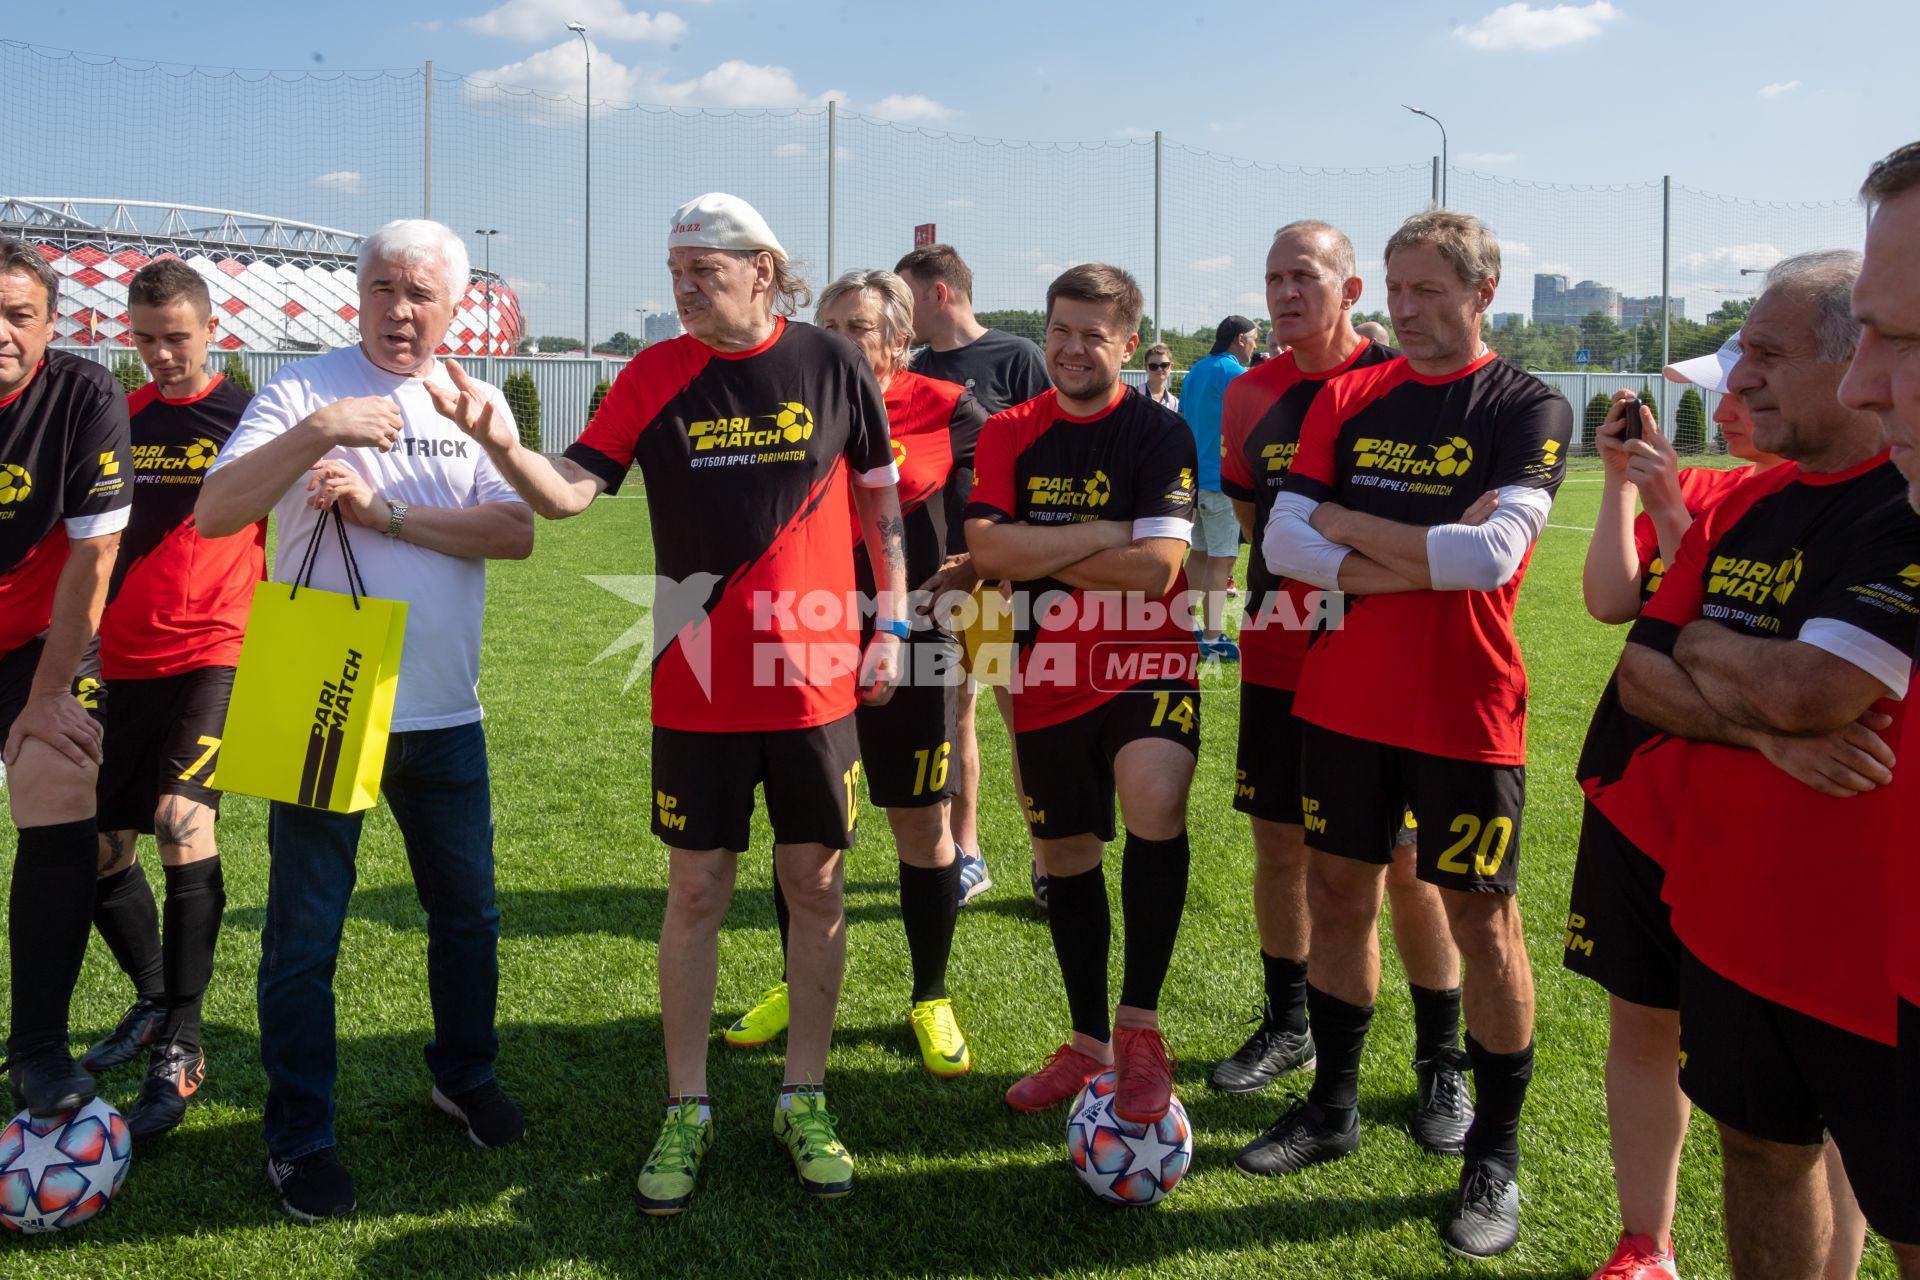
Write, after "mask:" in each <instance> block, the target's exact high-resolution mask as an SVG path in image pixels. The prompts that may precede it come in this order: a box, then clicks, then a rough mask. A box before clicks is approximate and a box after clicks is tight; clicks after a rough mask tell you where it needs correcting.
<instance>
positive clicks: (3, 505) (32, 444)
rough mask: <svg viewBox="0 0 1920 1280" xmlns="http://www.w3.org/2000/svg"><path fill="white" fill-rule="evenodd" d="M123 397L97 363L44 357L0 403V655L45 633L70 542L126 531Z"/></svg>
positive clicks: (55, 354)
mask: <svg viewBox="0 0 1920 1280" xmlns="http://www.w3.org/2000/svg"><path fill="white" fill-rule="evenodd" d="M132 472H133V457H132V454H131V453H130V452H129V448H128V439H127V398H126V396H125V395H124V394H122V393H121V391H120V384H119V383H117V382H115V381H114V380H113V375H112V374H111V373H109V372H107V370H106V368H105V367H104V366H102V365H98V364H95V363H94V362H93V361H91V360H84V359H82V358H80V357H79V356H73V355H68V354H67V353H66V352H64V351H49V352H47V354H46V356H45V357H44V358H43V359H42V360H41V361H40V363H39V365H38V366H36V367H35V369H34V371H33V373H32V375H31V376H30V377H29V378H28V379H27V384H26V385H25V386H24V387H22V388H20V389H19V390H18V391H16V392H14V393H13V394H12V395H11V396H8V397H7V398H6V399H4V400H0V653H10V652H12V651H13V650H14V649H17V648H19V647H20V646H21V645H23V644H25V643H26V642H27V641H29V640H31V639H33V638H34V637H35V636H37V635H39V634H40V633H41V632H42V631H45V630H46V629H47V624H48V623H49V622H51V621H52V620H53V597H54V592H55V590H56V589H57V588H58V586H59V583H60V570H61V569H63V568H65V567H66V563H67V539H68V538H98V537H103V536H105V535H107V534H110V533H118V532H120V531H121V530H122V529H124V528H126V526H127V510H128V507H129V505H130V504H131V503H132V501H133V485H132V484H131V483H130V481H131V479H132Z"/></svg>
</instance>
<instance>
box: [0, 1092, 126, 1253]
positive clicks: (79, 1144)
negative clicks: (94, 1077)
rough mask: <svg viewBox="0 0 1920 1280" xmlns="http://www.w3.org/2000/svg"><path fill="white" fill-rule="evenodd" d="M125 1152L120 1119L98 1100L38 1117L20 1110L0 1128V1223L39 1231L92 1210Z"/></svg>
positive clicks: (118, 1177)
mask: <svg viewBox="0 0 1920 1280" xmlns="http://www.w3.org/2000/svg"><path fill="white" fill-rule="evenodd" d="M132 1154H133V1138H132V1136H131V1135H129V1134H128V1133H127V1122H126V1121H125V1120H122V1119H121V1118H120V1113H119V1112H118V1111H116V1110H114V1108H113V1105H112V1104H111V1103H109V1102H106V1101H104V1100H103V1099H100V1098H95V1099H94V1100H93V1101H92V1102H89V1103H88V1104H87V1105H86V1106H84V1107H82V1108H80V1109H79V1110H78V1111H69V1112H67V1113H65V1114H64V1115H57V1116H49V1117H47V1118H45V1119H35V1118H34V1117H32V1116H30V1115H28V1114H27V1113H26V1112H25V1111H22V1112H21V1113H20V1114H19V1115H17V1116H15V1117H14V1118H13V1122H12V1123H11V1124H9V1125H8V1126H7V1127H6V1129H5V1130H4V1131H0V1230H4V1231H8V1232H14V1233H17V1234H20V1235H38V1234H40V1233H42V1232H47V1231H64V1230H65V1229H66V1228H68V1227H77V1226H79V1225H80V1224H81V1223H83V1222H87V1221H90V1220H92V1219H93V1218H96V1217H98V1216H99V1215H100V1213H101V1212H102V1211H103V1210H104V1209H106V1207H107V1206H108V1205H109V1204H111V1203H113V1198H114V1197H115V1196H117V1195H119V1194H120V1184H121V1183H123V1182H125V1181H126V1177H127V1161H128V1159H129V1158H130V1157H131V1156H132Z"/></svg>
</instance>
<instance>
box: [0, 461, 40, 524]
mask: <svg viewBox="0 0 1920 1280" xmlns="http://www.w3.org/2000/svg"><path fill="white" fill-rule="evenodd" d="M32 493H33V477H32V476H31V475H30V474H28V472H27V469H26V468H25V467H23V466H21V465H20V464H19V463H17V462H0V520H11V519H13V515H14V513H13V512H12V511H10V510H8V508H9V507H17V506H19V505H20V504H21V503H23V502H25V501H26V500H27V498H28V496H29V495H31V494H32Z"/></svg>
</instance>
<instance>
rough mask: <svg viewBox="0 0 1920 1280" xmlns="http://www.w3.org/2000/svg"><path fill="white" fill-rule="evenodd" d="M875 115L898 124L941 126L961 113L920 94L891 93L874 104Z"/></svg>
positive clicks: (873, 112)
mask: <svg viewBox="0 0 1920 1280" xmlns="http://www.w3.org/2000/svg"><path fill="white" fill-rule="evenodd" d="M871 114H873V115H876V116H878V117H880V119H882V120H891V121H893V122H894V123H896V124H939V123H940V122H941V121H943V120H951V119H953V118H954V117H955V116H957V115H959V114H960V113H959V112H957V111H955V110H954V109H953V108H952V107H949V106H944V105H942V104H941V103H938V102H935V101H934V100H933V99H932V98H929V97H927V96H926V95H924V94H919V93H890V94H888V95H887V96H886V97H884V98H882V99H880V101H878V102H876V103H874V104H873V111H872V113H871Z"/></svg>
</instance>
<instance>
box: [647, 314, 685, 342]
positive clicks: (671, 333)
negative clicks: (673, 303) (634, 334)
mask: <svg viewBox="0 0 1920 1280" xmlns="http://www.w3.org/2000/svg"><path fill="white" fill-rule="evenodd" d="M640 328H641V333H640V336H641V337H642V338H644V339H646V340H647V341H648V342H666V341H667V340H668V339H671V338H677V337H679V336H680V317H679V316H678V315H677V314H675V313H674V312H671V311H664V312H659V313H654V314H649V315H647V316H646V317H645V318H644V320H643V321H642V323H641V326H640Z"/></svg>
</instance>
